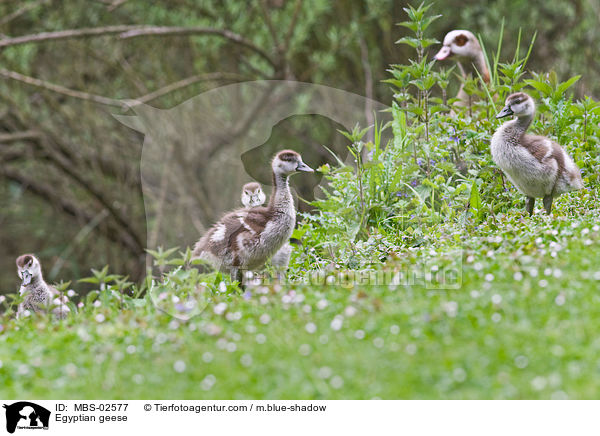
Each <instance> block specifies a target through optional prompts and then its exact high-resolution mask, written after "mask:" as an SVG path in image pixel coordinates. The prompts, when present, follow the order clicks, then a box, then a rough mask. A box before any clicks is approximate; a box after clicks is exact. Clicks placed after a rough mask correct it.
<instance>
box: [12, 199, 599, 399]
mask: <svg viewBox="0 0 600 436" xmlns="http://www.w3.org/2000/svg"><path fill="white" fill-rule="evenodd" d="M558 203H559V204H558V208H557V210H556V212H555V213H556V215H555V218H554V219H549V218H547V217H545V216H544V215H542V214H541V213H540V212H539V211H538V214H537V215H536V216H534V217H533V218H529V217H524V215H523V213H522V212H521V211H519V210H516V209H515V210H511V211H510V212H509V213H508V214H507V215H506V216H497V217H496V218H495V221H494V219H491V218H490V219H489V220H488V222H487V223H484V224H482V225H480V226H479V227H478V228H470V229H465V230H464V231H463V232H462V238H461V243H462V244H463V247H464V255H463V284H462V287H461V288H460V289H459V290H451V291H427V290H425V289H423V288H422V287H419V286H412V287H397V288H395V289H391V288H389V287H387V286H379V287H377V286H372V287H362V288H361V287H356V288H350V289H347V288H346V289H345V288H341V287H337V288H336V287H324V286H322V287H319V286H314V287H297V288H295V291H296V294H295V298H294V300H293V301H291V302H290V301H289V300H290V297H289V294H287V291H288V288H284V289H282V290H280V291H279V292H275V290H274V289H269V288H264V289H260V290H257V289H254V290H253V292H252V296H251V297H250V298H242V297H237V296H235V297H234V298H232V299H230V301H229V302H228V307H227V310H226V311H225V313H223V314H220V315H217V314H215V313H214V312H213V310H212V307H210V308H209V309H208V310H206V311H205V313H203V314H202V315H201V316H199V317H196V318H193V319H192V321H189V322H187V323H179V322H177V321H174V319H173V318H171V317H169V316H168V315H165V314H162V313H160V312H158V311H156V310H155V309H154V307H153V306H152V305H151V304H150V303H148V304H145V305H143V306H140V307H137V308H130V309H123V310H121V309H119V308H118V307H116V306H111V307H107V306H100V307H92V306H90V307H88V308H87V309H84V310H82V311H81V313H80V314H79V315H78V316H77V317H76V318H73V319H71V320H69V321H68V322H65V323H64V324H56V323H54V324H53V323H49V322H47V320H44V319H39V318H38V319H33V320H31V319H29V320H22V321H15V320H7V319H5V320H4V321H2V320H0V322H2V323H3V324H2V327H3V331H2V333H1V334H0V360H1V362H2V365H1V367H0V396H1V397H3V398H8V397H20V398H41V397H43V398H157V397H161V398H206V399H209V398H210V399H228V398H357V399H359V398H374V397H380V398H566V397H568V398H594V397H595V396H597V392H598V390H599V389H600V371H599V368H600V360H598V356H600V339H598V334H597V333H598V330H599V327H600V313H599V312H600V304H599V303H600V294H599V293H598V289H599V288H600V263H599V262H598V260H599V259H600V232H599V229H598V226H597V225H596V223H598V222H599V221H600V220H599V216H600V213H599V209H598V207H597V205H596V204H595V202H594V200H593V199H592V198H591V197H590V195H587V194H586V195H583V194H582V195H580V196H577V195H573V196H570V197H567V196H565V197H563V198H561V200H560V201H559V202H558ZM581 211H583V212H581ZM455 234H456V229H450V228H442V227H440V228H439V229H433V230H432V232H431V236H432V238H433V239H434V240H435V241H436V242H435V243H432V246H436V245H437V247H436V250H437V251H438V252H443V251H444V250H445V249H446V248H445V247H447V246H449V244H447V243H446V242H447V241H450V240H454V235H455ZM553 253H554V254H553ZM428 256H430V258H431V259H432V260H435V258H436V256H437V255H433V254H428ZM394 262H396V263H397V264H399V265H401V264H403V263H404V264H408V263H410V262H411V256H410V255H408V254H402V255H401V256H400V257H399V258H398V259H397V260H396V261H394ZM489 274H491V276H490V275H489ZM259 291H262V292H264V293H260V292H259ZM286 295H288V296H286ZM319 302H320V303H319ZM324 302H327V305H326V307H323V306H325V303H324ZM349 307H351V308H354V309H356V311H355V312H356V313H354V314H352V312H353V311H354V310H353V309H348V308H349ZM309 310H310V311H309ZM238 312H239V314H238ZM99 314H103V315H104V317H105V319H104V320H103V321H102V322H98V320H97V319H96V317H97V316H98V315H99ZM228 314H229V315H228ZM339 315H342V318H338V319H342V323H341V328H339V329H338V330H336V329H335V328H336V327H339V325H336V323H338V324H339V322H333V323H332V321H333V320H334V318H335V317H336V316H339ZM237 317H240V319H238V320H235V319H234V318H237ZM228 318H229V319H230V320H228ZM311 323H313V324H314V325H315V326H316V331H315V332H314V333H309V331H307V325H308V330H311V327H312V325H311ZM363 335H364V337H363ZM183 366H185V368H183ZM179 371H181V372H179Z"/></svg>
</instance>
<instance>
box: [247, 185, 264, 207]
mask: <svg viewBox="0 0 600 436" xmlns="http://www.w3.org/2000/svg"><path fill="white" fill-rule="evenodd" d="M266 198H267V197H266V196H265V193H264V192H263V190H262V188H261V187H260V185H259V184H258V183H256V182H251V183H246V184H245V185H244V187H243V188H242V204H243V205H244V207H256V206H261V205H262V204H263V203H264V202H265V200H266Z"/></svg>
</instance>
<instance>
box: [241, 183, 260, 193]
mask: <svg viewBox="0 0 600 436" xmlns="http://www.w3.org/2000/svg"><path fill="white" fill-rule="evenodd" d="M242 189H243V190H244V191H252V192H254V191H257V190H259V189H260V184H258V183H256V182H250V183H246V184H245V185H244V187H243V188H242Z"/></svg>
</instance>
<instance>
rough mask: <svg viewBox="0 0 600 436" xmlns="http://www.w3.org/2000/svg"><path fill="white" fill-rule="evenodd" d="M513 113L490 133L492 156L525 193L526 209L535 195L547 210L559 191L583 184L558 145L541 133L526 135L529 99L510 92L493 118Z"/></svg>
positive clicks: (531, 103)
mask: <svg viewBox="0 0 600 436" xmlns="http://www.w3.org/2000/svg"><path fill="white" fill-rule="evenodd" d="M510 115H515V116H516V119H514V120H511V121H508V122H506V123H504V124H503V125H502V126H501V127H500V128H499V129H498V130H496V133H494V136H492V146H491V149H492V158H493V159H494V162H495V163H496V165H498V166H499V167H500V169H502V171H504V174H506V176H507V177H508V179H509V180H510V181H511V182H512V183H513V184H514V185H515V186H516V187H517V188H518V189H519V191H521V192H522V193H523V194H525V195H526V196H527V211H528V212H529V214H530V215H531V214H533V206H534V204H535V199H536V198H543V202H544V208H545V209H546V212H547V213H548V214H550V212H551V211H552V200H553V199H554V197H558V196H559V195H560V194H562V193H565V192H569V191H576V190H579V189H582V188H583V180H582V179H581V173H580V172H579V168H577V165H575V163H574V162H573V159H571V157H570V156H569V155H568V154H567V153H566V152H565V150H563V149H562V147H561V146H560V145H558V144H557V143H556V142H554V141H552V140H551V139H549V138H546V137H545V136H538V135H527V134H526V133H525V132H526V131H527V129H528V127H529V125H530V124H531V122H532V121H533V117H534V115H535V103H534V101H533V99H532V98H531V97H530V96H529V95H527V94H525V93H523V92H518V93H516V94H511V95H509V96H508V98H507V99H506V105H505V106H504V109H502V111H500V113H499V114H498V115H497V117H496V118H504V117H507V116H510Z"/></svg>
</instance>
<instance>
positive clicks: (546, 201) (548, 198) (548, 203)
mask: <svg viewBox="0 0 600 436" xmlns="http://www.w3.org/2000/svg"><path fill="white" fill-rule="evenodd" d="M552 200H553V198H552V195H546V196H545V197H544V209H546V213H547V214H548V215H550V212H552Z"/></svg>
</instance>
